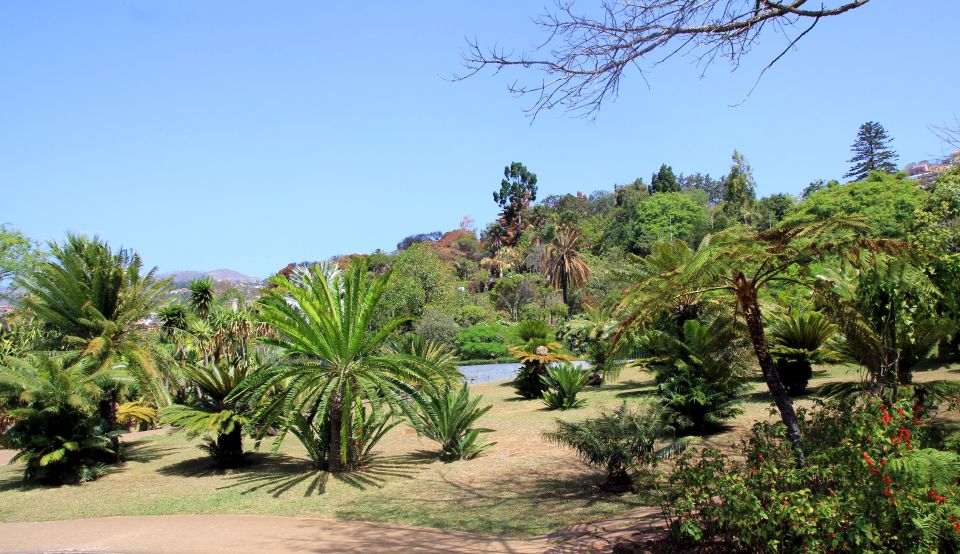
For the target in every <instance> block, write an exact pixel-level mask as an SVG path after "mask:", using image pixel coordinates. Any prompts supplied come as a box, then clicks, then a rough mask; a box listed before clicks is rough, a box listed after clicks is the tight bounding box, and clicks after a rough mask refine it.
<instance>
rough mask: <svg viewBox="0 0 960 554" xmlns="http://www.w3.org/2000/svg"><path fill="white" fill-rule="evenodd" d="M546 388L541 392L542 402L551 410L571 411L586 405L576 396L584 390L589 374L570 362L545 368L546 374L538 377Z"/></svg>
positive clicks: (583, 400) (584, 401)
mask: <svg viewBox="0 0 960 554" xmlns="http://www.w3.org/2000/svg"><path fill="white" fill-rule="evenodd" d="M540 378H541V379H542V380H543V383H544V384H545V385H546V386H547V390H545V391H543V402H544V403H545V404H546V405H547V407H548V408H550V409H551V410H572V409H574V408H579V407H581V406H584V405H585V404H586V403H587V400H586V399H585V398H577V394H579V393H580V391H582V390H583V389H584V388H586V386H587V383H588V381H589V380H590V373H589V372H587V371H583V370H582V369H580V368H578V367H577V366H575V365H573V363H571V362H563V363H559V364H552V365H549V366H547V374H546V375H544V376H542V377H540Z"/></svg>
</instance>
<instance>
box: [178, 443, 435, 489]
mask: <svg viewBox="0 0 960 554" xmlns="http://www.w3.org/2000/svg"><path fill="white" fill-rule="evenodd" d="M436 457H437V455H436V453H434V452H414V453H412V454H405V455H401V456H382V455H374V456H373V457H371V458H370V460H369V461H368V463H367V464H366V465H365V466H363V467H361V468H360V469H357V470H355V471H353V472H350V473H341V474H331V473H329V472H327V471H325V470H322V469H318V468H317V467H316V466H315V465H314V463H313V462H312V461H311V460H307V459H304V458H294V457H292V456H286V455H283V454H264V453H261V452H253V453H249V454H247V455H246V456H245V457H244V463H243V464H241V465H239V466H237V467H233V468H218V467H216V466H214V465H213V462H212V460H211V459H210V458H209V457H207V456H202V457H199V458H191V459H189V460H183V461H180V462H176V463H174V464H171V465H168V466H166V467H163V468H160V470H159V473H160V474H162V475H168V476H176V477H193V478H197V477H201V478H202V477H210V476H226V477H227V478H228V479H229V480H230V483H229V484H226V485H224V486H222V487H219V488H220V489H221V490H227V489H239V490H240V493H241V494H252V493H258V492H264V491H265V492H267V493H268V494H270V495H271V496H273V497H274V498H279V497H281V496H283V495H284V494H286V493H289V492H293V491H295V490H296V491H299V490H301V489H302V490H303V496H305V497H307V496H314V495H321V494H323V493H324V492H326V488H327V483H328V481H329V479H330V478H333V479H335V480H337V481H339V482H341V483H344V484H347V485H349V486H351V487H354V488H357V489H361V490H362V489H366V488H368V487H376V488H379V487H382V486H383V485H384V484H385V483H386V482H387V480H388V479H395V478H401V479H412V478H413V477H414V476H415V475H416V474H417V473H418V471H419V470H418V467H417V466H420V465H423V464H426V463H431V462H433V461H434V460H436Z"/></svg>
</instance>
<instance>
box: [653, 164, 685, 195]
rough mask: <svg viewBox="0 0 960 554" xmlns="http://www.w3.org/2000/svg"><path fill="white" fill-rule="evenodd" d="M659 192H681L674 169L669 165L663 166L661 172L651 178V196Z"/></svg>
mask: <svg viewBox="0 0 960 554" xmlns="http://www.w3.org/2000/svg"><path fill="white" fill-rule="evenodd" d="M658 192H680V183H678V182H677V177H676V175H674V174H673V168H672V167H670V166H669V165H667V164H661V165H660V171H658V172H656V173H654V174H653V176H652V177H651V178H650V194H655V193H658Z"/></svg>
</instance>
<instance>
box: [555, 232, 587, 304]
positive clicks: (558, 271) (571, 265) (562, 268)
mask: <svg viewBox="0 0 960 554" xmlns="http://www.w3.org/2000/svg"><path fill="white" fill-rule="evenodd" d="M580 238H581V235H580V230H579V229H574V228H561V229H559V230H557V234H556V236H554V238H553V241H552V242H550V243H549V244H547V247H546V251H545V252H544V273H545V274H546V277H547V280H548V281H550V284H552V285H553V286H554V287H555V288H558V289H560V290H561V291H562V292H563V303H564V304H566V305H567V306H568V307H569V306H570V289H571V288H579V287H581V286H583V284H584V283H586V282H587V279H588V278H589V277H590V266H588V265H587V263H586V261H584V259H583V257H582V256H581V255H580V251H579V249H580Z"/></svg>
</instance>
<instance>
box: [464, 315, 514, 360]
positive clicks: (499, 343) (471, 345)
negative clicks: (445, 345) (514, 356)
mask: <svg viewBox="0 0 960 554" xmlns="http://www.w3.org/2000/svg"><path fill="white" fill-rule="evenodd" d="M509 336H510V334H509V331H508V329H507V327H506V326H505V325H501V324H499V323H480V324H477V325H474V326H473V327H468V328H466V329H463V330H461V331H460V332H459V333H457V335H456V336H455V337H454V339H453V342H454V344H455V345H456V347H457V354H458V355H459V357H460V358H461V359H464V360H476V359H492V358H500V357H503V356H506V355H508V354H509V351H508V350H507V346H506V342H507V340H508V337H509Z"/></svg>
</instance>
